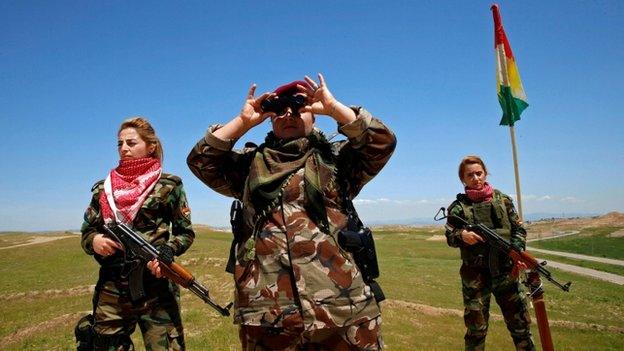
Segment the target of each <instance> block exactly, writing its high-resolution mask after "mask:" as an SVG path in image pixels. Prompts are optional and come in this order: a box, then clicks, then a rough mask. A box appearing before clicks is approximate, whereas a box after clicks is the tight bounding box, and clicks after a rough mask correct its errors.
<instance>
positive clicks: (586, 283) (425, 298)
mask: <svg viewBox="0 0 624 351" xmlns="http://www.w3.org/2000/svg"><path fill="white" fill-rule="evenodd" d="M433 234H437V235H441V234H442V232H441V231H440V230H438V231H434V232H432V231H431V230H430V229H405V230H395V231H393V230H387V229H386V230H378V231H376V232H375V235H376V237H377V241H376V245H377V250H378V255H379V259H380V269H381V272H382V276H381V278H380V279H379V282H380V284H381V285H382V287H383V289H384V291H385V294H386V296H387V298H388V299H389V301H388V302H387V303H383V304H382V318H383V327H382V328H383V335H384V340H385V343H386V346H387V349H388V350H458V349H462V348H463V334H464V331H465V329H464V324H463V319H462V318H461V311H462V308H463V307H462V302H461V301H462V298H461V291H460V287H461V285H460V279H459V273H458V271H459V266H460V259H459V252H458V251H457V249H453V248H449V247H448V246H447V245H446V243H445V242H444V241H431V240H427V239H428V238H430V237H431V236H432V235H433ZM27 238H28V235H22V236H21V239H23V240H26V239H27ZM18 239H19V238H18ZM228 249H229V234H228V233H218V232H208V231H206V230H200V231H199V232H198V235H197V239H196V242H195V244H194V245H193V246H192V247H191V249H190V250H189V251H188V252H187V253H186V254H185V255H184V256H182V259H181V260H180V262H182V263H186V267H187V268H188V269H189V270H191V271H192V272H193V273H194V274H195V276H196V277H197V278H198V280H199V281H201V282H202V283H203V284H205V285H206V286H207V287H209V288H210V290H211V295H212V297H213V298H214V299H215V300H217V301H218V302H220V303H221V304H225V303H226V302H228V301H230V300H231V299H232V288H233V283H232V279H231V277H230V276H229V275H228V274H227V273H225V272H224V271H223V269H224V266H225V260H226V255H227V252H228ZM619 249H620V250H622V249H624V248H623V247H622V246H620V247H619ZM623 251H624V250H623ZM553 260H559V261H563V260H560V259H558V258H557V259H555V258H554V257H553ZM0 267H2V268H0V278H1V279H2V281H3V284H2V285H1V286H0V339H2V345H3V346H2V349H3V350H72V349H75V347H74V344H73V327H74V324H75V322H76V321H77V320H78V318H79V316H80V314H81V312H83V311H87V310H90V308H91V293H89V292H87V291H85V290H84V289H83V290H80V289H77V290H70V289H72V288H76V287H85V286H89V285H92V284H94V283H95V280H96V278H97V263H95V261H94V260H93V258H92V257H90V256H87V255H85V254H84V253H83V251H82V249H81V248H80V242H79V238H78V237H76V238H68V239H62V240H57V241H54V242H49V243H45V244H41V245H31V246H24V247H19V248H15V249H11V250H2V252H1V254H0ZM551 271H552V273H553V275H554V276H555V277H556V278H557V279H558V280H560V281H562V282H565V281H568V280H571V281H573V285H572V291H571V292H570V293H565V292H562V291H560V290H559V289H557V288H556V287H555V286H553V285H552V284H549V283H547V282H546V283H545V289H546V292H545V300H546V304H547V309H548V315H549V318H550V320H551V321H556V322H557V323H558V324H556V325H555V326H553V327H552V334H553V339H554V342H555V347H556V348H557V349H561V350H566V349H578V348H579V345H585V346H587V345H591V347H590V348H591V349H600V350H619V349H624V338H622V333H623V331H624V287H622V286H618V285H615V284H610V283H606V282H602V281H599V280H594V279H590V278H586V277H582V276H578V275H574V274H571V273H566V272H563V271H559V270H556V269H554V268H552V269H551ZM54 289H56V290H58V291H54ZM29 291H35V292H36V293H30V294H21V295H18V294H20V293H26V292H29ZM70 291H73V293H69V292H70ZM422 305H426V306H431V307H436V308H442V309H444V311H447V312H448V313H441V314H440V313H437V314H436V313H428V312H423V311H422V310H419V309H418V308H416V307H414V306H422ZM491 311H492V313H494V314H498V315H500V309H499V308H498V307H497V306H496V305H495V304H494V305H493V306H492V308H491ZM457 313H459V315H456V314H457ZM182 314H183V319H184V326H185V333H186V340H187V346H188V349H189V350H238V349H240V347H239V346H238V334H237V328H236V326H234V325H233V324H232V323H231V319H230V318H222V317H220V316H218V315H217V313H216V312H214V311H213V310H212V309H211V308H210V307H208V306H207V305H205V304H204V303H203V302H202V301H201V300H199V299H198V298H197V297H195V296H194V295H192V294H191V293H189V292H187V291H183V293H182ZM560 321H564V322H565V321H569V322H580V323H586V324H587V326H585V325H576V326H575V325H572V324H570V323H567V324H565V323H564V324H563V325H562V324H561V322H560ZM589 324H596V325H599V326H611V327H617V328H619V329H618V330H616V331H604V330H602V329H600V328H598V329H597V328H593V327H591V326H588V325H589ZM533 334H534V335H535V340H536V342H537V343H538V344H539V337H538V336H537V329H536V328H535V327H533ZM133 339H134V341H135V345H137V348H138V349H139V350H140V349H143V346H142V341H141V335H140V332H136V333H135V334H134V335H133ZM487 348H488V349H491V350H508V349H512V343H511V339H510V337H509V335H508V332H507V330H506V328H505V325H504V322H502V321H501V320H500V319H495V320H492V321H491V325H490V332H489V335H488V339H487Z"/></svg>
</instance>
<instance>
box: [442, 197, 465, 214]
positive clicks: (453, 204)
mask: <svg viewBox="0 0 624 351" xmlns="http://www.w3.org/2000/svg"><path fill="white" fill-rule="evenodd" d="M459 195H462V194H457V200H455V201H453V202H451V204H450V205H449V206H448V208H447V209H446V210H447V212H448V213H450V212H451V210H452V209H453V208H455V207H456V206H461V205H460V202H461V200H460V198H459Z"/></svg>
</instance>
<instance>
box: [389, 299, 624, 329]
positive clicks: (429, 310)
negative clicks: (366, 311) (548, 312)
mask: <svg viewBox="0 0 624 351" xmlns="http://www.w3.org/2000/svg"><path fill="white" fill-rule="evenodd" d="M382 306H383V307H386V308H388V307H390V308H394V309H402V310H405V309H409V310H412V311H414V312H416V313H421V314H424V315H427V316H434V317H435V316H455V317H458V318H462V317H463V316H464V311H463V310H458V309H454V308H442V307H434V306H429V305H424V304H420V303H414V302H408V301H402V300H386V301H384V302H382ZM490 319H492V320H496V321H502V320H503V316H502V315H500V314H497V313H492V312H490ZM548 322H549V323H550V325H551V326H559V327H563V328H568V329H583V330H590V331H592V330H600V331H608V332H612V333H618V334H624V328H622V327H616V326H611V325H601V324H594V323H583V322H573V321H566V320H549V321H548Z"/></svg>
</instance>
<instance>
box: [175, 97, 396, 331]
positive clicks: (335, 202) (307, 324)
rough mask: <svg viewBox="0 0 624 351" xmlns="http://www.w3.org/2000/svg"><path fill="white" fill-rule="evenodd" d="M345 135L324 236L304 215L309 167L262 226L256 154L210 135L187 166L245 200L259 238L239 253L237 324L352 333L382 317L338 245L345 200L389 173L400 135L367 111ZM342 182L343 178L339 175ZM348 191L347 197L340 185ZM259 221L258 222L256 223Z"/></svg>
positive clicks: (328, 196) (328, 194)
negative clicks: (253, 168) (254, 189)
mask: <svg viewBox="0 0 624 351" xmlns="http://www.w3.org/2000/svg"><path fill="white" fill-rule="evenodd" d="M354 111H355V112H356V114H357V116H358V118H357V119H356V120H355V121H354V122H352V123H349V124H347V125H342V126H339V131H340V132H341V133H342V134H344V135H345V136H347V138H348V140H347V141H341V142H336V143H333V147H334V149H335V152H334V154H335V155H336V159H335V162H336V168H337V172H336V174H337V175H340V177H341V178H343V179H337V180H336V181H329V182H326V183H325V184H324V186H325V188H324V189H323V192H324V196H325V203H324V205H325V208H326V210H327V215H328V219H329V227H330V228H329V232H328V233H324V232H322V231H321V230H320V229H319V228H318V227H317V226H316V224H315V223H314V221H312V220H311V219H310V217H309V216H308V214H307V213H306V211H305V210H304V207H303V205H304V203H303V202H304V194H303V171H304V170H303V168H301V169H299V170H298V171H296V172H295V173H294V174H293V176H292V177H291V178H290V180H289V181H288V183H287V184H286V185H285V187H284V188H283V193H282V196H281V201H280V203H281V204H280V205H279V206H278V207H277V208H275V209H273V210H272V212H271V213H269V214H267V215H266V216H265V218H260V220H258V217H257V216H254V215H253V212H254V209H253V205H252V203H251V201H250V199H249V196H248V195H249V194H247V192H246V191H245V189H246V187H245V182H246V179H247V176H248V174H249V172H250V165H251V160H252V158H253V155H254V152H255V150H256V148H255V147H253V146H250V145H249V144H248V145H247V147H246V148H245V149H243V150H241V151H233V150H232V147H233V145H234V143H235V142H236V140H220V139H218V138H217V137H215V136H214V135H213V134H212V132H213V131H214V130H216V129H217V128H218V127H219V126H212V127H210V128H209V130H208V132H207V134H206V136H205V137H204V138H202V139H201V140H200V141H199V142H198V143H197V145H195V147H194V148H193V150H192V151H191V153H190V154H189V156H188V159H187V162H188V165H189V167H190V168H191V170H192V171H193V173H194V174H195V175H196V176H197V177H198V178H199V179H201V180H202V181H203V182H204V183H206V184H207V185H208V186H209V187H211V188H212V189H213V190H215V191H217V192H219V193H221V194H223V195H226V196H230V197H235V198H238V199H241V200H242V201H243V203H244V204H245V208H246V209H247V210H248V212H251V214H249V213H246V215H245V218H247V220H248V221H249V223H248V224H249V225H250V226H252V227H253V226H254V225H256V228H257V230H256V231H255V233H256V235H254V236H251V237H250V238H248V239H247V240H246V241H244V244H242V245H239V246H238V247H237V250H236V251H237V252H236V266H235V272H234V280H235V287H236V293H235V303H236V304H235V307H236V313H235V317H234V321H235V323H241V324H245V325H255V326H265V327H303V328H305V329H306V330H314V329H320V328H330V327H341V326H347V325H351V324H354V323H358V322H359V321H365V320H369V319H372V318H375V317H377V316H378V315H379V314H380V310H379V307H378V305H377V303H376V302H375V299H374V296H373V295H372V293H371V291H370V288H369V287H368V286H366V285H365V284H364V282H363V280H362V276H361V273H360V272H359V270H358V268H357V266H356V265H355V263H354V262H353V259H352V257H351V255H350V254H349V253H347V252H345V251H344V250H342V249H341V248H340V247H339V245H338V243H337V234H338V231H339V230H340V229H341V228H344V227H345V226H346V224H347V216H346V215H345V213H344V208H343V205H342V202H343V201H342V198H343V194H345V195H346V196H348V197H350V198H353V197H355V196H356V195H357V194H358V193H359V191H360V190H361V189H362V187H363V186H364V185H365V184H366V183H367V182H368V181H370V180H371V179H372V178H373V177H374V176H375V175H377V173H378V172H379V171H380V170H381V169H382V168H383V166H384V165H385V164H386V162H387V161H388V160H389V158H390V156H391V155H392V152H393V151H394V148H395V145H396V139H395V136H394V134H393V133H392V132H391V131H390V130H389V129H388V128H387V127H386V126H385V125H384V124H383V123H382V122H381V121H379V120H377V119H375V118H372V116H371V115H370V114H369V113H368V112H367V111H366V110H364V109H359V108H357V109H354ZM332 176H333V177H336V175H332ZM340 184H345V185H346V186H347V189H344V193H343V192H342V191H343V190H342V189H340V188H339V186H338V185H340ZM254 218H255V219H256V220H257V222H256V223H253V219H254Z"/></svg>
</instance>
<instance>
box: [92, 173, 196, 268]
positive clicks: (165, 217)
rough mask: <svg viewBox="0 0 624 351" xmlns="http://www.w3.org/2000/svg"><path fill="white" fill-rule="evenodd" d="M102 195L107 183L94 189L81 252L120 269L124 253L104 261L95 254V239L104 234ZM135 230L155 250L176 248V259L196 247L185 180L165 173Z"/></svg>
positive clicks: (141, 212) (147, 202) (134, 224)
mask: <svg viewBox="0 0 624 351" xmlns="http://www.w3.org/2000/svg"><path fill="white" fill-rule="evenodd" d="M103 191H104V180H101V181H99V182H97V183H95V185H94V186H93V188H92V189H91V192H92V193H93V196H92V198H91V203H90V204H89V207H87V210H86V211H85V214H84V222H83V224H82V228H81V232H82V248H83V249H84V250H85V252H86V253H87V254H89V255H95V257H96V259H97V260H98V262H100V264H101V265H102V266H104V267H106V266H108V267H114V266H120V265H122V264H123V262H124V261H123V255H122V253H121V252H119V251H118V252H116V253H115V254H114V255H112V256H109V257H102V256H100V255H98V254H96V253H95V252H94V251H93V237H94V236H95V235H96V234H98V233H105V231H104V229H103V228H102V226H103V225H104V220H103V219H102V216H101V213H100V200H99V199H100V193H102V192H103ZM132 226H133V229H135V230H136V231H138V232H140V233H141V234H143V235H144V236H145V238H146V240H147V241H149V242H150V243H151V244H153V245H154V246H156V247H158V246H160V245H163V244H167V245H169V246H171V247H172V248H173V252H174V254H175V255H176V256H179V255H181V254H182V253H184V252H185V251H186V250H187V249H188V248H189V247H190V246H191V244H192V243H193V240H194V239H195V233H194V232H193V228H192V227H191V211H190V209H189V206H188V203H187V200H186V194H185V193H184V188H183V187H182V180H181V179H180V178H179V177H177V176H175V175H171V174H167V173H163V174H162V175H161V177H160V179H159V180H158V182H157V183H156V185H155V186H154V189H152V192H151V193H150V194H149V195H148V197H147V198H146V199H145V202H144V203H143V205H142V206H141V209H140V210H139V212H138V213H137V216H136V218H135V219H134V222H133V223H132Z"/></svg>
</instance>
